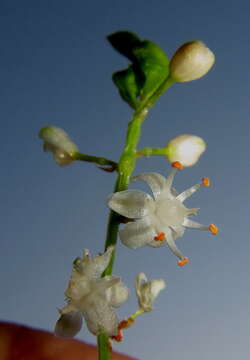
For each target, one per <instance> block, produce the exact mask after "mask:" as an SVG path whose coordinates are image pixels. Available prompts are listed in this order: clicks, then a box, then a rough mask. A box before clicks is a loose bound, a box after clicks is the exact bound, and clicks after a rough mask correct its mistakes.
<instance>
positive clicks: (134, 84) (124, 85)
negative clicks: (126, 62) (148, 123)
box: [113, 65, 142, 109]
mask: <svg viewBox="0 0 250 360" xmlns="http://www.w3.org/2000/svg"><path fill="white" fill-rule="evenodd" d="M137 73H138V72H135V71H134V66H133V65H131V66H129V67H128V69H125V70H121V71H117V72H116V73H114V74H113V81H114V83H115V85H116V86H117V88H118V89H119V92H120V95H121V97H122V99H123V100H124V101H126V102H127V103H128V104H129V105H130V106H131V107H132V108H133V109H136V107H137V104H138V101H137V98H138V96H139V94H140V89H141V86H142V85H141V81H140V77H139V76H138V75H136V74H137Z"/></svg>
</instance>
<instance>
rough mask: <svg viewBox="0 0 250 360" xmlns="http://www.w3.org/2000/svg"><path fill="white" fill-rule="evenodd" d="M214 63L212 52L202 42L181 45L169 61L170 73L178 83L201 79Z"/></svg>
mask: <svg viewBox="0 0 250 360" xmlns="http://www.w3.org/2000/svg"><path fill="white" fill-rule="evenodd" d="M214 61H215V56H214V54H213V52H212V51H211V50H210V49H209V48H208V47H206V45H205V44H204V43H203V42H202V41H198V40H195V41H190V42H187V43H185V44H183V45H182V46H181V47H180V48H179V49H178V50H177V51H176V52H175V54H174V56H173V57H172V59H171V61H170V73H171V77H172V79H173V80H175V81H178V82H185V81H192V80H196V79H199V78H201V77H202V76H204V75H206V73H207V72H208V71H209V70H210V69H211V67H212V66H213V64H214Z"/></svg>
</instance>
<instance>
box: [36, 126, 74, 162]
mask: <svg viewBox="0 0 250 360" xmlns="http://www.w3.org/2000/svg"><path fill="white" fill-rule="evenodd" d="M39 137H40V138H41V139H43V140H44V144H43V150H44V151H50V152H52V154H53V156H54V160H55V161H56V163H57V164H58V165H60V166H66V165H69V164H71V163H72V162H73V161H74V160H75V159H74V155H75V154H76V153H77V151H78V148H77V146H76V145H75V144H74V143H73V142H72V141H71V139H70V138H69V136H68V134H67V133H66V132H65V131H64V130H62V129H60V128H58V127H55V126H45V127H43V128H42V129H41V130H40V131H39Z"/></svg>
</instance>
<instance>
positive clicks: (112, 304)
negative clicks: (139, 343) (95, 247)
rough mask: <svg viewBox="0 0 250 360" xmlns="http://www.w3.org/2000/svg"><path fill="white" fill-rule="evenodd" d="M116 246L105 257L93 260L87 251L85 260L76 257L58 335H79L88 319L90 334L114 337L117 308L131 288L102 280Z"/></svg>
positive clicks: (112, 279)
mask: <svg viewBox="0 0 250 360" xmlns="http://www.w3.org/2000/svg"><path fill="white" fill-rule="evenodd" d="M113 249H114V248H113V247H109V248H108V250H107V251H106V252H105V253H104V254H103V255H98V256H96V257H94V258H92V257H91V256H90V253H89V251H88V250H85V252H84V256H83V257H82V258H77V259H76V260H75V261H74V264H73V271H72V275H71V279H70V281H69V284H68V288H67V289H66V291H65V296H66V299H67V302H68V303H67V305H66V306H65V307H64V308H62V309H61V310H59V312H60V314H61V316H60V318H59V320H58V321H57V324H56V327H55V334H56V335H58V336H62V337H72V336H74V335H76V334H77V333H78V332H79V330H80V329H81V326H82V317H83V318H84V319H85V321H86V324H87V327H88V329H89V331H90V332H91V333H92V334H94V335H99V334H101V333H105V334H108V335H109V336H115V335H117V332H118V324H119V319H118V317H117V315H116V313H115V310H114V308H117V307H120V306H121V305H122V304H123V303H124V302H125V301H126V300H127V298H128V289H127V287H126V286H125V285H124V284H123V283H122V282H121V280H120V278H118V277H114V276H105V277H101V275H102V273H103V271H104V270H105V269H106V267H107V266H108V264H109V261H110V259H111V256H112V252H113Z"/></svg>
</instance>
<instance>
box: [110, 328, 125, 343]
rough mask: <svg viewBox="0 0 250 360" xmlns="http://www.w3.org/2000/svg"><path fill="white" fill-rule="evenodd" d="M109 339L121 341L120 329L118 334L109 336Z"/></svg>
mask: <svg viewBox="0 0 250 360" xmlns="http://www.w3.org/2000/svg"><path fill="white" fill-rule="evenodd" d="M111 339H112V340H115V341H117V342H120V341H122V339H123V333H122V331H121V330H120V329H118V334H117V335H113V336H111Z"/></svg>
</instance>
